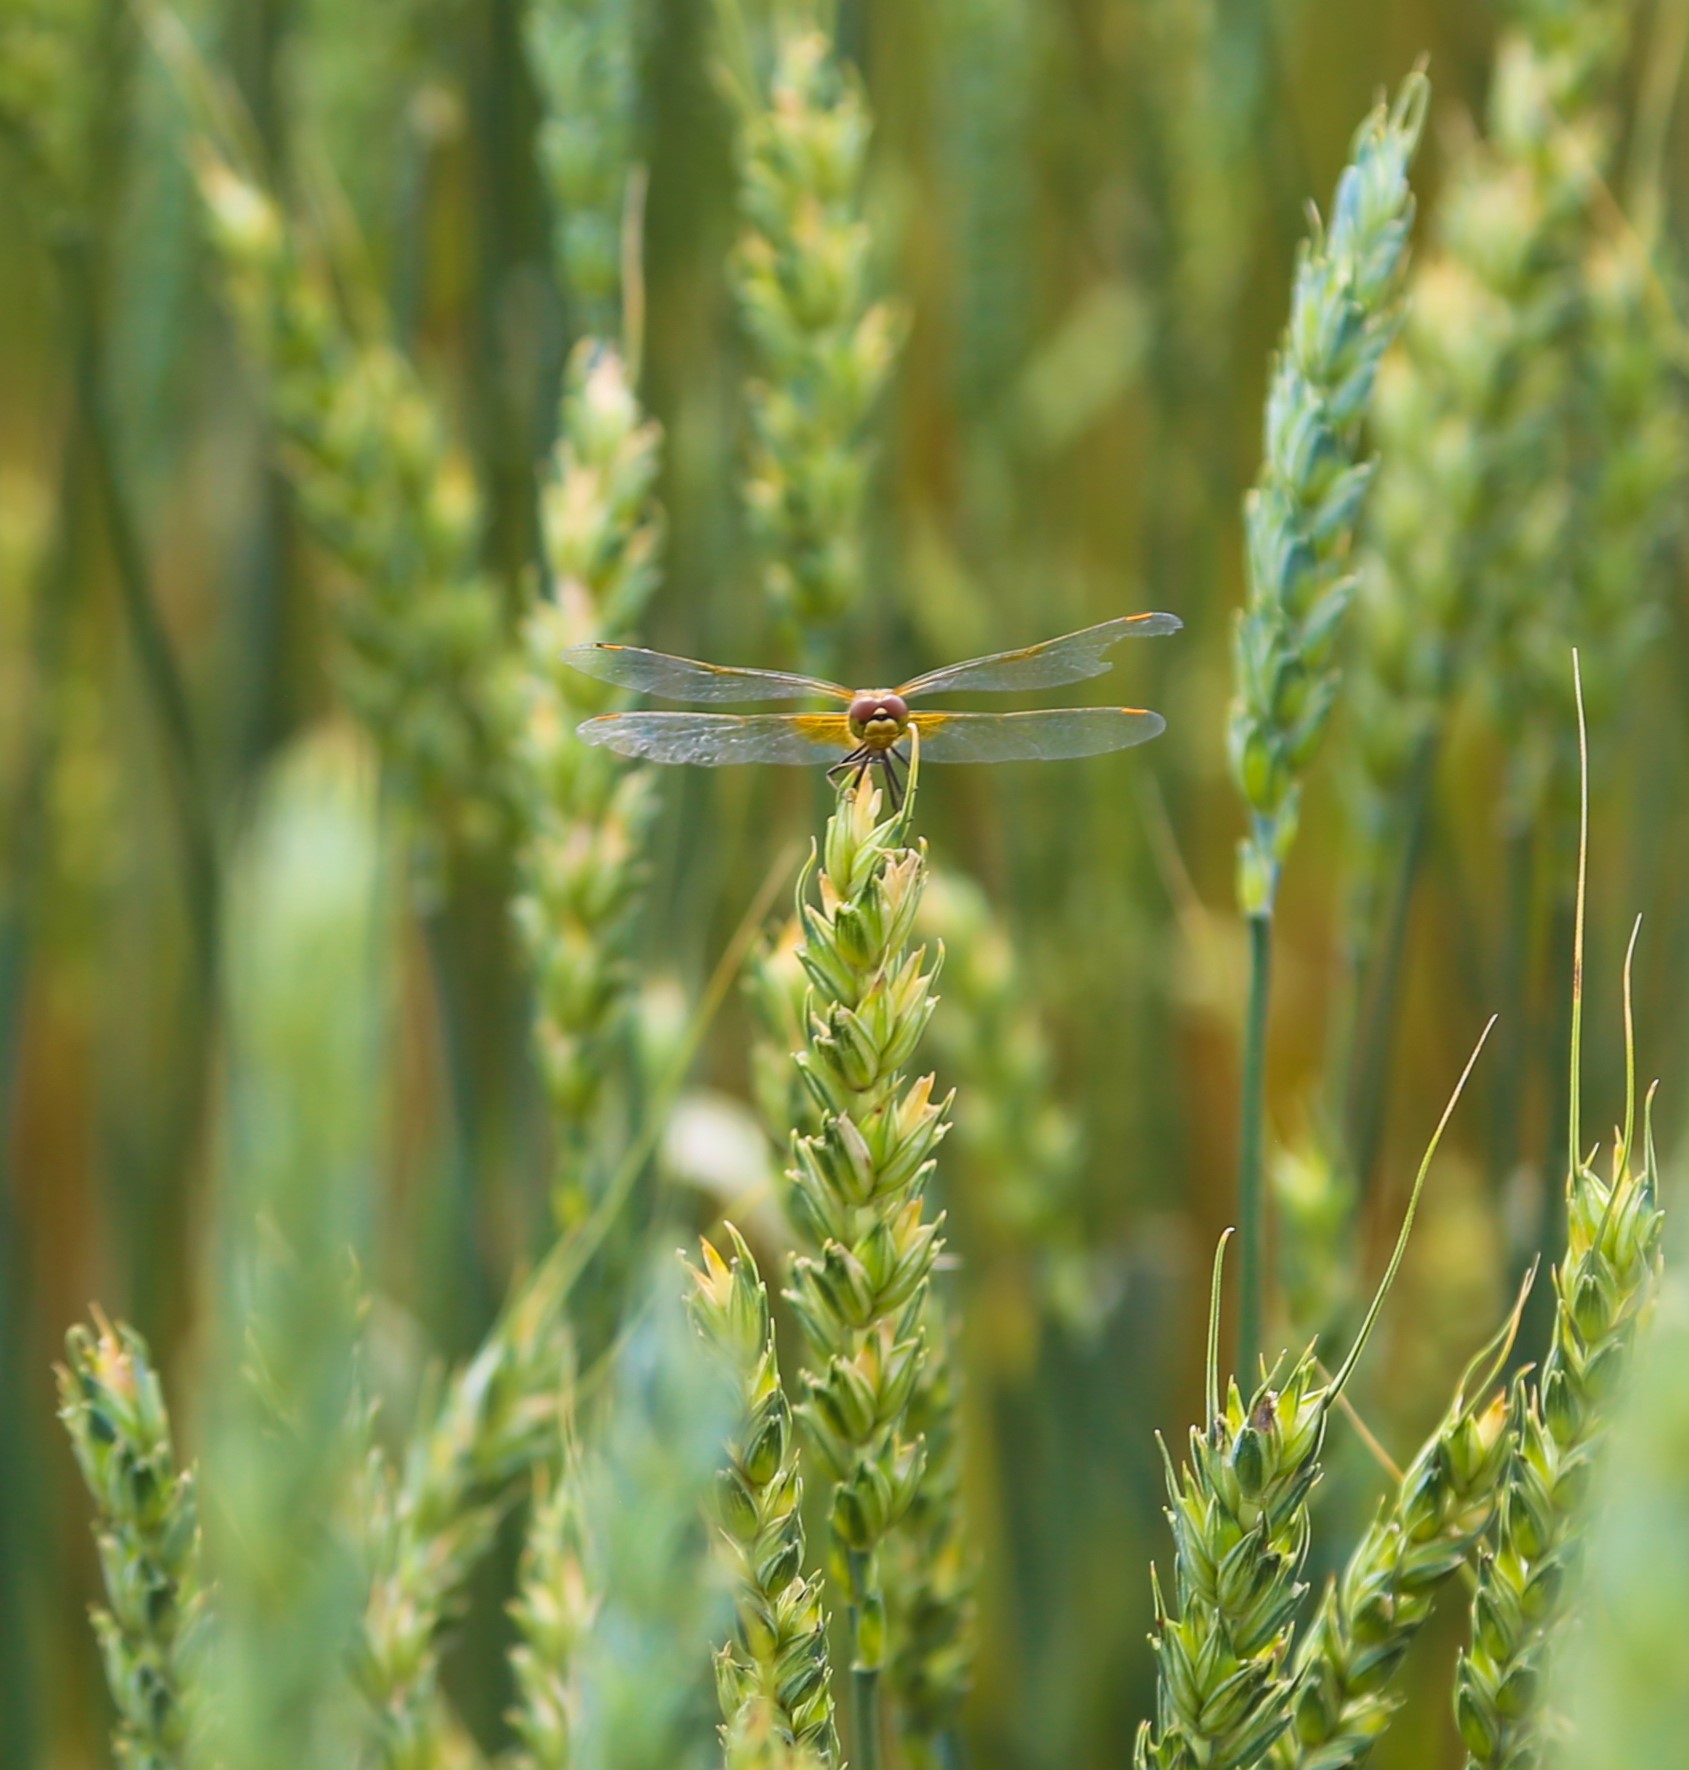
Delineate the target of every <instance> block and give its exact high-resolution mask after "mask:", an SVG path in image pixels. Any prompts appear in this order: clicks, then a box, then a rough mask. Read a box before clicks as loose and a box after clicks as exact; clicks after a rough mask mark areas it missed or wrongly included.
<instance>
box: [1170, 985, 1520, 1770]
mask: <svg viewBox="0 0 1689 1770" xmlns="http://www.w3.org/2000/svg"><path fill="white" fill-rule="evenodd" d="M1494 1025H1495V1021H1494V1020H1493V1019H1492V1020H1491V1021H1490V1022H1489V1024H1488V1025H1487V1026H1486V1027H1485V1028H1484V1030H1483V1033H1482V1034H1481V1035H1480V1036H1479V1039H1478V1042H1477V1044H1476V1045H1475V1046H1474V1047H1473V1050H1472V1055H1471V1056H1470V1057H1469V1058H1467V1060H1466V1067H1465V1069H1464V1070H1462V1071H1461V1075H1460V1079H1459V1081H1458V1082H1457V1083H1456V1084H1455V1087H1454V1092H1453V1093H1452V1094H1451V1095H1450V1097H1449V1101H1448V1104H1447V1105H1446V1106H1445V1107H1444V1108H1443V1115H1442V1117H1441V1118H1440V1119H1439V1120H1438V1122H1437V1128H1436V1130H1435V1132H1434V1133H1433V1134H1432V1137H1431V1141H1430V1143H1429V1144H1428V1145H1427V1147H1426V1150H1425V1154H1424V1156H1423V1158H1422V1159H1421V1161H1420V1164H1419V1171H1418V1173H1417V1174H1416V1175H1415V1176H1414V1182H1413V1191H1412V1193H1411V1194H1410V1196H1409V1199H1408V1205H1407V1209H1406V1211H1405V1212H1404V1213H1403V1217H1402V1226H1401V1229H1400V1231H1399V1232H1398V1234H1397V1237H1396V1245H1395V1248H1394V1250H1393V1251H1392V1253H1391V1255H1390V1261H1389V1265H1388V1266H1387V1267H1386V1268H1385V1272H1384V1276H1383V1278H1382V1279H1381V1280H1380V1281H1379V1285H1378V1288H1377V1290H1376V1292H1375V1293H1374V1295H1373V1299H1372V1302H1371V1305H1370V1306H1369V1308H1368V1309H1367V1313H1366V1317H1365V1319H1364V1320H1363V1321H1362V1323H1361V1326H1360V1329H1359V1331H1358V1332H1357V1333H1356V1335H1355V1338H1354V1341H1353V1343H1352V1344H1351V1345H1350V1347H1349V1350H1348V1353H1347V1354H1346V1355H1345V1357H1344V1359H1343V1361H1342V1363H1341V1364H1340V1365H1339V1366H1338V1367H1337V1370H1336V1372H1335V1373H1334V1374H1333V1375H1332V1376H1331V1377H1330V1378H1329V1380H1327V1381H1325V1382H1323V1383H1322V1382H1320V1381H1319V1375H1320V1365H1319V1361H1318V1359H1317V1358H1316V1357H1315V1354H1314V1348H1313V1347H1311V1346H1310V1347H1309V1348H1308V1349H1307V1350H1306V1351H1304V1352H1303V1353H1302V1354H1301V1355H1300V1357H1298V1358H1297V1359H1296V1360H1295V1361H1294V1362H1293V1363H1291V1365H1290V1366H1289V1369H1288V1370H1287V1371H1286V1372H1285V1374H1284V1376H1283V1377H1282V1379H1281V1378H1280V1377H1279V1370H1280V1368H1281V1367H1282V1366H1283V1364H1284V1360H1283V1358H1281V1359H1280V1360H1279V1363H1278V1364H1277V1365H1275V1366H1274V1367H1273V1369H1272V1370H1270V1371H1268V1370H1265V1369H1263V1371H1262V1374H1261V1382H1260V1385H1259V1387H1258V1388H1257V1389H1256V1390H1255V1392H1254V1394H1253V1395H1252V1396H1251V1397H1250V1398H1249V1399H1248V1401H1247V1402H1246V1401H1245V1399H1244V1397H1243V1394H1242V1392H1241V1391H1240V1390H1239V1388H1238V1385H1237V1383H1236V1381H1235V1380H1234V1381H1233V1382H1231V1383H1230V1384H1229V1385H1228V1386H1227V1390H1226V1394H1225V1397H1224V1402H1223V1405H1222V1400H1221V1396H1220V1376H1219V1310H1220V1281H1221V1277H1222V1269H1223V1263H1224V1258H1225V1247H1226V1241H1227V1240H1228V1239H1229V1236H1230V1233H1231V1232H1230V1231H1229V1230H1228V1231H1227V1232H1226V1235H1224V1236H1222V1237H1221V1240H1220V1245H1219V1247H1218V1248H1217V1249H1216V1251H1215V1256H1214V1276H1213V1285H1212V1289H1211V1292H1210V1296H1209V1310H1208V1352H1207V1368H1206V1372H1205V1380H1206V1403H1207V1410H1208V1411H1207V1420H1206V1423H1205V1425H1204V1426H1202V1427H1192V1428H1191V1434H1190V1453H1189V1459H1188V1461H1187V1462H1186V1464H1185V1465H1184V1467H1183V1468H1182V1469H1179V1470H1177V1471H1176V1470H1175V1469H1174V1466H1173V1461H1172V1458H1171V1456H1169V1454H1168V1452H1167V1447H1166V1444H1165V1443H1161V1454H1162V1461H1163V1464H1164V1466H1165V1469H1166V1476H1167V1495H1168V1501H1169V1504H1168V1508H1167V1518H1168V1522H1169V1523H1170V1524H1171V1525H1172V1527H1173V1543H1174V1598H1175V1601H1176V1605H1177V1615H1175V1614H1174V1613H1173V1610H1172V1609H1171V1608H1170V1607H1169V1605H1168V1603H1167V1601H1166V1596H1165V1594H1164V1592H1163V1590H1162V1587H1161V1584H1160V1580H1159V1578H1158V1577H1157V1576H1156V1574H1155V1573H1154V1570H1153V1569H1152V1571H1151V1582H1152V1587H1153V1590H1154V1594H1155V1630H1154V1633H1153V1634H1152V1635H1151V1637H1150V1639H1151V1645H1152V1646H1153V1647H1154V1649H1155V1654H1156V1662H1157V1706H1156V1719H1155V1722H1154V1723H1153V1725H1152V1724H1151V1723H1150V1722H1147V1721H1146V1722H1145V1723H1144V1724H1143V1726H1142V1728H1141V1729H1140V1730H1139V1734H1138V1740H1137V1750H1136V1755H1135V1762H1136V1764H1137V1765H1138V1767H1139V1770H1151V1767H1153V1770H1190V1767H1192V1766H1196V1765H1203V1766H1212V1767H1214V1770H1228V1767H1230V1766H1244V1765H1254V1764H1256V1763H1258V1762H1259V1761H1260V1760H1261V1759H1262V1758H1263V1757H1264V1756H1265V1755H1266V1753H1267V1752H1268V1751H1269V1750H1271V1749H1272V1747H1273V1746H1274V1744H1275V1742H1276V1741H1277V1740H1278V1739H1279V1738H1280V1736H1281V1735H1282V1734H1283V1733H1284V1732H1285V1730H1286V1729H1287V1728H1288V1727H1289V1726H1290V1725H1291V1722H1292V1719H1293V1716H1294V1712H1295V1702H1296V1696H1297V1691H1298V1687H1299V1684H1300V1681H1301V1672H1300V1670H1299V1668H1298V1667H1297V1665H1296V1664H1295V1663H1293V1662H1292V1660H1291V1658H1290V1647H1291V1638H1292V1633H1293V1626H1294V1623H1293V1619H1294V1617H1295V1613H1296V1610H1297V1607H1298V1605H1299V1604H1300V1603H1301V1600H1302V1596H1303V1594H1304V1592H1305V1591H1306V1589H1307V1588H1306V1587H1305V1586H1304V1585H1303V1583H1302V1582H1301V1579H1300V1574H1301V1571H1302V1567H1303V1565H1304V1563H1305V1561H1306V1559H1307V1554H1308V1544H1309V1540H1310V1531H1311V1525H1310V1520H1309V1514H1308V1496H1309V1494H1310V1493H1311V1491H1312V1489H1313V1486H1314V1483H1315V1482H1316V1481H1317V1480H1318V1479H1319V1475H1320V1461H1319V1459H1320V1451H1321V1449H1322V1447H1323V1445H1324V1442H1325V1429H1326V1421H1327V1418H1328V1417H1329V1415H1330V1412H1331V1409H1332V1408H1333V1407H1334V1406H1335V1405H1336V1402H1337V1399H1338V1397H1339V1396H1340V1395H1341V1394H1342V1392H1343V1389H1344V1387H1345V1385H1346V1384H1347V1383H1348V1381H1349V1379H1350V1377H1351V1376H1352V1375H1353V1374H1354V1370H1355V1366H1356V1364H1357V1363H1358V1362H1359V1360H1360V1356H1361V1354H1362V1352H1363V1351H1364V1350H1365V1349H1366V1345H1367V1342H1368V1340H1369V1339H1370V1338H1371V1337H1372V1332H1373V1329H1374V1327H1375V1326H1376V1325H1377V1322H1378V1316H1379V1312H1380V1311H1381V1310H1382V1308H1383V1306H1384V1299H1385V1298H1386V1296H1388V1294H1389V1291H1390V1287H1391V1285H1392V1284H1393V1283H1394V1282H1395V1277H1396V1273H1397V1270H1398V1268H1399V1267H1400V1265H1401V1261H1402V1256H1403V1254H1404V1253H1405V1252H1406V1250H1407V1244H1408V1237H1409V1236H1410V1235H1411V1233H1412V1231H1413V1222H1414V1216H1415V1213H1416V1212H1417V1210H1418V1207H1419V1198H1420V1194H1421V1192H1422V1191H1423V1189H1424V1186H1425V1179H1426V1176H1427V1175H1428V1174H1429V1172H1430V1170H1431V1163H1432V1161H1433V1160H1434V1159H1435V1157H1436V1154H1437V1149H1438V1147H1439V1145H1440V1144H1441V1142H1442V1138H1443V1133H1444V1131H1445V1130H1446V1129H1447V1128H1448V1123H1449V1120H1450V1118H1451V1117H1452V1116H1453V1113H1454V1109H1455V1106H1456V1104H1457V1103H1458V1102H1459V1100H1460V1097H1461V1094H1462V1092H1463V1091H1464V1089H1465V1087H1466V1083H1467V1080H1468V1079H1469V1078H1470V1076H1471V1074H1472V1070H1473V1066H1474V1065H1475V1064H1476V1063H1477V1061H1478V1056H1479V1053H1480V1052H1481V1051H1482V1050H1483V1048H1484V1042H1485V1040H1486V1039H1488V1037H1489V1035H1490V1030H1491V1028H1492V1027H1493V1026H1494ZM1158 1442H1161V1441H1160V1440H1159V1437H1158Z"/></svg>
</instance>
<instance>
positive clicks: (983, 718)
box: [563, 614, 1184, 809]
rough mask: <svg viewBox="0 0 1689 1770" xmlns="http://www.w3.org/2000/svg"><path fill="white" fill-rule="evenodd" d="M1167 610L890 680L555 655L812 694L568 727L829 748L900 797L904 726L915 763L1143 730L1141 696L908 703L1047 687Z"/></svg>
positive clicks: (759, 751) (684, 757)
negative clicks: (772, 709)
mask: <svg viewBox="0 0 1689 1770" xmlns="http://www.w3.org/2000/svg"><path fill="white" fill-rule="evenodd" d="M1183 625H1184V623H1183V622H1182V621H1180V620H1179V618H1178V617H1177V616H1176V615H1167V614H1143V615H1121V616H1119V617H1118V618H1117V619H1115V620H1112V621H1103V622H1101V623H1100V624H1099V625H1097V626H1095V627H1084V628H1081V629H1080V630H1079V631H1078V632H1077V633H1064V634H1063V635H1062V636H1061V637H1060V638H1059V639H1046V640H1044V641H1042V642H1041V643H1040V644H1037V645H1026V646H1022V647H1021V648H1020V649H1019V650H1018V651H1000V652H993V653H992V654H991V655H990V656H989V657H983V658H969V659H968V660H967V661H966V662H965V663H960V664H947V665H946V666H945V667H944V668H943V669H940V670H929V671H927V673H926V674H925V675H923V676H913V677H911V678H910V679H909V681H907V682H902V683H899V684H898V686H897V687H896V688H855V689H853V688H846V687H845V686H844V684H843V683H841V682H828V681H826V680H824V679H823V678H822V677H819V676H800V675H796V674H794V673H792V672H790V671H785V670H751V669H741V668H737V667H735V666H731V665H727V664H706V663H702V662H700V661H699V660H698V659H696V658H677V657H670V656H669V655H668V654H667V653H666V652H660V651H646V650H645V649H644V648H643V647H641V646H637V645H611V644H607V643H599V644H592V645H571V646H569V647H567V648H566V649H565V651H564V652H563V661H564V662H565V663H567V664H569V665H571V666H572V667H573V668H574V669H576V670H580V671H582V672H584V673H585V674H586V675H588V676H593V677H596V678H597V679H598V680H599V681H600V682H610V683H614V684H615V685H616V686H617V687H618V688H628V689H633V690H635V691H637V692H639V693H641V694H651V695H656V696H657V697H658V698H659V699H662V700H672V701H690V702H692V703H693V704H694V705H698V704H703V705H708V704H710V703H712V702H720V701H790V700H808V699H812V698H813V699H821V700H829V701H832V702H834V703H836V710H834V711H832V712H827V713H663V712H646V711H635V712H626V713H602V714H600V715H599V716H598V717H597V718H595V719H588V720H586V721H585V722H584V723H583V724H582V725H581V726H580V727H579V733H580V736H581V737H583V738H584V739H585V740H586V741H587V742H588V743H589V744H603V745H605V746H606V747H608V748H609V749H612V750H615V751H616V752H618V753H619V754H620V755H623V756H636V757H642V758H644V759H645V760H647V761H651V762H690V763H694V764H697V765H700V766H702V767H706V768H717V767H721V766H723V765H725V764H729V763H737V762H775V763H791V764H799V765H801V764H810V765H814V764H816V763H817V762H819V761H823V760H825V759H826V757H827V756H828V755H829V754H830V755H831V756H832V757H833V759H834V760H833V762H832V765H831V766H830V767H829V768H828V770H827V774H828V777H829V778H830V779H832V780H834V781H838V780H841V779H843V778H845V777H849V778H850V781H851V784H852V785H853V786H856V787H860V786H861V784H862V781H863V779H864V777H865V776H866V775H867V774H868V773H869V772H870V771H871V770H877V771H878V773H879V775H880V778H881V779H882V780H883V782H884V784H885V789H886V796H887V798H888V799H889V800H890V802H891V805H892V807H893V809H896V808H897V807H898V806H899V805H901V804H902V801H903V793H904V789H905V786H906V785H907V780H908V771H909V767H910V757H909V752H908V750H907V749H906V748H905V747H904V744H905V740H906V739H907V738H908V736H909V732H910V729H911V727H913V728H914V729H915V730H916V731H917V732H918V733H919V741H920V756H921V760H922V761H923V762H985V763H995V762H1048V761H1056V760H1060V759H1065V758H1067V757H1072V756H1097V755H1101V754H1103V753H1104V752H1105V751H1108V750H1124V749H1125V748H1127V746H1128V745H1131V744H1141V743H1146V742H1147V741H1148V740H1149V739H1150V738H1153V737H1158V736H1159V735H1160V734H1161V733H1162V732H1163V731H1164V730H1165V729H1166V725H1167V722H1166V720H1164V719H1163V718H1162V717H1161V715H1160V714H1159V713H1152V712H1149V711H1148V710H1147V709H1145V708H1143V707H1068V708H1063V709H1052V710H1049V711H1044V712H1030V713H948V712H938V711H933V710H929V709H927V708H925V707H923V708H921V709H920V710H919V711H917V710H916V709H915V708H914V707H913V706H912V705H911V704H910V703H911V702H912V701H914V700H916V699H918V698H921V697H924V696H927V695H935V694H950V693H953V692H956V691H958V690H969V689H979V690H989V691H1001V692H1005V693H1008V692H1012V691H1015V690H1019V689H1027V688H1054V687H1057V686H1059V685H1060V684H1063V683H1068V682H1080V681H1083V680H1084V679H1085V678H1086V677H1088V676H1100V675H1101V674H1102V673H1103V672H1104V671H1105V670H1109V669H1112V668H1113V660H1112V659H1111V658H1109V657H1108V656H1107V653H1108V652H1109V650H1110V649H1111V648H1112V647H1113V646H1114V645H1116V644H1118V642H1119V641H1120V640H1122V639H1132V638H1138V639H1143V638H1148V637H1151V636H1154V635H1160V634H1166V633H1177V632H1178V631H1179V629H1180V627H1182V626H1183Z"/></svg>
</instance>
